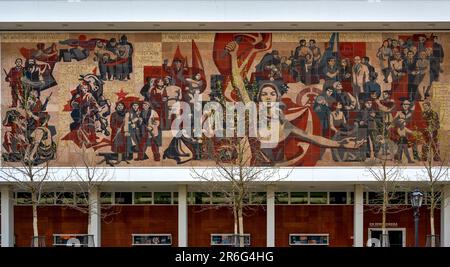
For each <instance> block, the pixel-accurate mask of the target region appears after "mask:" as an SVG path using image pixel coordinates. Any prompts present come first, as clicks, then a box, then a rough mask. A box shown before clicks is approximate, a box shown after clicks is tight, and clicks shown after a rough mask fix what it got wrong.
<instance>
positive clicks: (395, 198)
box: [389, 192, 406, 205]
mask: <svg viewBox="0 0 450 267" xmlns="http://www.w3.org/2000/svg"><path fill="white" fill-rule="evenodd" d="M389 204H393V205H400V204H406V194H405V192H395V193H390V194H389Z"/></svg>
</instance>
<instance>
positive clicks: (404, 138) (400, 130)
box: [395, 119, 414, 163]
mask: <svg viewBox="0 0 450 267" xmlns="http://www.w3.org/2000/svg"><path fill="white" fill-rule="evenodd" d="M395 124H396V127H397V129H396V132H397V134H398V141H397V146H398V151H397V155H396V160H397V161H398V162H400V163H401V162H402V160H403V153H405V156H406V158H407V159H408V163H414V161H413V160H412V159H411V155H410V154H409V148H408V142H409V141H408V135H412V134H413V131H411V130H410V129H408V128H406V121H405V120H404V119H398V120H397V121H396V122H395Z"/></svg>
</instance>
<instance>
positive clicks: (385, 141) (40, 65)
mask: <svg viewBox="0 0 450 267" xmlns="http://www.w3.org/2000/svg"><path fill="white" fill-rule="evenodd" d="M0 36H1V66H2V68H3V70H2V74H1V115H2V133H1V134H2V161H3V164H6V163H14V162H18V161H23V160H25V161H26V162H31V163H33V164H36V165H38V164H42V163H44V162H47V161H51V162H52V164H53V165H54V166H71V165H73V164H76V163H77V160H78V157H77V155H79V154H80V151H81V150H83V151H88V152H89V154H90V157H92V159H94V160H95V162H96V164H98V165H104V166H121V167H126V166H142V167H145V166H192V165H194V166H209V165H213V164H214V160H215V155H218V154H220V153H226V152H230V151H229V150H230V149H231V150H232V149H233V148H230V147H229V146H227V145H226V142H225V141H226V138H230V137H224V136H221V135H219V134H218V129H217V127H216V128H215V127H213V126H214V125H217V120H218V119H217V118H219V117H217V116H215V115H214V114H215V110H208V112H205V106H207V104H208V103H212V102H214V103H217V104H218V105H219V106H221V107H225V106H226V104H227V103H237V102H240V103H244V104H245V105H246V104H249V103H263V102H264V103H267V102H269V103H270V102H277V103H279V107H278V110H279V112H280V116H279V117H278V118H277V120H279V135H278V136H277V139H276V140H275V142H272V143H271V145H270V146H268V145H267V144H265V143H264V140H263V139H261V138H258V136H248V137H246V139H247V141H248V142H249V143H250V144H251V157H252V160H251V164H254V165H280V166H339V165H342V166H349V165H361V162H365V161H367V160H370V159H375V158H379V157H381V156H385V157H386V156H388V157H389V158H390V160H392V162H401V163H403V164H419V163H420V161H423V160H426V157H427V155H428V153H427V151H429V150H430V149H432V150H435V151H439V149H440V148H439V145H436V146H430V145H429V143H430V142H429V141H430V140H431V139H433V140H434V141H436V143H438V139H439V138H443V137H444V138H448V136H449V135H448V133H449V132H448V131H449V130H450V119H449V116H448V110H449V106H450V105H449V104H448V103H449V101H450V75H449V71H448V70H449V62H450V58H449V55H450V52H447V50H448V49H449V47H448V46H447V47H446V45H445V44H446V43H448V42H449V41H450V34H448V33H443V32H439V33H431V32H425V33H392V32H388V33H381V32H373V33H370V32H361V33H357V32H349V33H346V32H340V33H333V32H289V33H286V32H274V33H245V32H240V33H188V32H186V33H174V32H170V33H131V32H130V33H94V32H90V33H3V34H0ZM179 103H184V104H185V105H184V106H183V105H182V107H186V108H178V109H175V108H174V107H179V106H180V105H178V104H179ZM189 108H190V110H195V109H200V111H203V112H202V113H201V114H202V116H201V119H200V126H199V125H194V122H193V121H188V122H186V121H183V124H182V125H184V126H185V127H183V128H182V129H179V130H178V132H175V133H174V130H173V124H174V122H175V121H177V119H178V118H179V117H180V116H181V114H182V113H183V112H184V113H186V110H187V109H189ZM445 114H447V115H445ZM227 115H230V114H227ZM233 116H234V115H233ZM211 118H214V119H215V120H216V121H215V123H216V124H211V123H210V124H208V125H209V126H205V125H206V121H208V120H210V119H211ZM220 118H222V117H220ZM188 124H192V125H189V126H192V127H186V126H187V125H188ZM219 124H222V125H224V127H225V128H226V127H227V126H226V125H225V121H224V119H223V120H221V121H220V122H219ZM211 125H212V126H211ZM427 127H428V129H429V128H430V127H432V129H433V130H432V131H431V132H432V133H430V131H425V130H424V129H426V128H427ZM199 128H200V134H196V135H193V134H191V133H192V132H194V131H198V130H199ZM187 129H188V130H187ZM239 138H243V137H239ZM435 157H436V160H439V155H438V154H437V153H436V156H435Z"/></svg>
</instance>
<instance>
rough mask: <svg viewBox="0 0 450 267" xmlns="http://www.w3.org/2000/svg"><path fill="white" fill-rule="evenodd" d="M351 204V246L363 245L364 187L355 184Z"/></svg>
mask: <svg viewBox="0 0 450 267" xmlns="http://www.w3.org/2000/svg"><path fill="white" fill-rule="evenodd" d="M354 198H355V199H354V205H353V246H354V247H364V188H363V186H362V185H359V184H358V185H355V192H354Z"/></svg>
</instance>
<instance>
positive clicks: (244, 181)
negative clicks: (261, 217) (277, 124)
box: [191, 137, 291, 247]
mask: <svg viewBox="0 0 450 267" xmlns="http://www.w3.org/2000/svg"><path fill="white" fill-rule="evenodd" d="M214 160H215V163H216V165H215V166H214V167H207V168H204V169H201V171H199V169H196V168H192V170H191V176H192V177H193V178H194V179H197V180H199V181H201V182H202V183H203V185H204V186H205V187H206V188H208V189H209V190H208V191H209V192H210V194H212V192H217V193H219V194H220V196H221V197H223V198H224V199H225V201H224V204H223V205H224V206H226V207H229V208H230V209H231V211H232V214H233V221H234V234H235V236H236V237H239V239H235V245H238V246H240V247H242V246H244V245H245V244H244V241H245V239H244V233H245V232H244V217H245V216H246V212H248V211H249V210H250V209H249V205H248V201H247V200H248V199H249V198H250V194H251V193H252V192H253V191H254V188H257V186H262V185H268V184H272V183H275V182H276V181H280V180H283V179H285V178H287V177H288V176H289V175H290V173H291V171H290V170H287V171H286V173H282V172H280V169H279V167H274V166H270V167H265V166H252V162H251V161H252V147H251V144H250V142H249V139H248V138H247V137H243V138H224V139H223V141H222V144H221V146H220V149H219V151H218V152H217V153H215V155H214ZM212 197H214V195H212ZM238 240H239V241H238Z"/></svg>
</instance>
